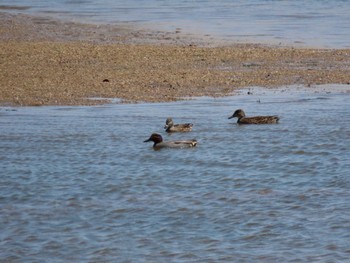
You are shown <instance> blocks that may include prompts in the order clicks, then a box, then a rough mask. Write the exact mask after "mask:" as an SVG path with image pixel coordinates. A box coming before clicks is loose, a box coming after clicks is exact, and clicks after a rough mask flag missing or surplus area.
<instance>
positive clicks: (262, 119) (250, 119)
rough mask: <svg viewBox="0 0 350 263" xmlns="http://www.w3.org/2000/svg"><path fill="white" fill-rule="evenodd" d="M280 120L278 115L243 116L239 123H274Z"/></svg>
mask: <svg viewBox="0 0 350 263" xmlns="http://www.w3.org/2000/svg"><path fill="white" fill-rule="evenodd" d="M278 120H279V117H278V116H255V117H244V118H241V119H240V120H239V121H238V123H240V124H273V123H277V122H278Z"/></svg>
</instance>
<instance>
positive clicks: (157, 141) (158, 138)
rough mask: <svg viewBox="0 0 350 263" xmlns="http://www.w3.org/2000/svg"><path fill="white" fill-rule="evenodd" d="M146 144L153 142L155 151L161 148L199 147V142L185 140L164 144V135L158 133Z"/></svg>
mask: <svg viewBox="0 0 350 263" xmlns="http://www.w3.org/2000/svg"><path fill="white" fill-rule="evenodd" d="M144 142H153V148H154V149H161V148H190V147H195V146H196V145H197V140H195V139H193V140H183V141H167V142H163V137H162V135H160V134H158V133H153V134H152V135H151V136H150V137H149V138H148V139H147V140H145V141H144Z"/></svg>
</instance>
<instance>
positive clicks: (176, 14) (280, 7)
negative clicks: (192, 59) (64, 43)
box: [0, 0, 350, 48]
mask: <svg viewBox="0 0 350 263" xmlns="http://www.w3.org/2000/svg"><path fill="white" fill-rule="evenodd" d="M0 5H1V6H3V8H2V9H5V10H6V11H10V10H11V8H9V7H15V8H13V9H14V11H15V12H22V13H23V12H24V13H30V14H44V15H49V16H53V17H59V18H64V19H69V20H74V21H77V22H87V23H120V22H133V23H136V24H138V25H140V26H142V27H146V28H147V27H150V28H154V29H159V30H172V31H175V30H177V31H178V30H179V29H177V28H180V29H181V30H182V31H183V33H192V34H193V33H196V34H202V35H203V34H209V35H211V36H213V37H215V38H220V39H222V38H224V39H227V40H235V41H237V40H238V41H244V42H245V41H249V42H251V41H257V42H261V41H266V42H268V43H271V42H272V43H279V42H282V43H288V44H304V45H307V46H320V47H331V48H344V47H350V45H349V43H350V16H349V13H350V2H349V1H347V0H335V1H320V0H308V1H301V0H285V1H271V0H244V1H243V0H237V1H232V0H215V1H213V0H202V1H188V0H177V1H170V0H167V1H160V0H147V1H139V0H129V1H123V0H68V1H67V0H38V1H28V0H0ZM4 6H5V7H4ZM18 7H21V8H20V9H22V10H18V9H19V8H18Z"/></svg>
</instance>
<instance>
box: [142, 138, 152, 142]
mask: <svg viewBox="0 0 350 263" xmlns="http://www.w3.org/2000/svg"><path fill="white" fill-rule="evenodd" d="M150 141H151V138H149V139H147V140H145V141H143V142H150Z"/></svg>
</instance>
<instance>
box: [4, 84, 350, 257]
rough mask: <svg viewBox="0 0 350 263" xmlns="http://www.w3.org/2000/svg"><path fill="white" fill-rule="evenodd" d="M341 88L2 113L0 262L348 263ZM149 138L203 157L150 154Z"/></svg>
mask: <svg viewBox="0 0 350 263" xmlns="http://www.w3.org/2000/svg"><path fill="white" fill-rule="evenodd" d="M346 89H347V92H345V93H338V92H331V93H329V92H324V91H322V90H321V91H319V92H316V93H314V92H305V91H295V92H281V91H273V92H267V91H266V92H265V91H263V90H258V89H257V90H253V95H247V94H246V92H244V93H243V94H242V95H240V96H234V97H225V98H216V99H213V98H201V99H198V100H190V101H181V102H176V103H157V104H142V103H140V104H131V105H115V104H114V105H104V106H96V107H55V106H52V107H24V108H1V110H0V127H1V129H0V165H1V170H0V173H1V175H0V214H1V217H0V226H1V229H2V230H1V232H0V247H1V250H0V262H46V261H48V260H49V261H50V262H348V261H349V259H350V246H349V245H350V243H349V240H350V221H349V218H350V192H349V188H350V177H349V171H350V158H349V146H350V126H349V125H350V122H349V119H350V107H349V99H350V92H349V88H347V87H346ZM258 100H260V103H258V102H257V101H258ZM237 108H243V109H245V110H246V113H247V115H257V114H278V115H279V116H280V117H281V122H280V124H277V125H262V126H238V125H237V124H235V122H234V121H232V120H228V119H227V117H228V116H230V115H231V114H232V112H233V111H234V110H235V109H237ZM169 116H172V117H173V118H174V121H175V122H176V121H177V122H193V123H194V130H193V132H191V133H185V134H173V135H167V134H165V133H164V131H163V126H164V123H165V119H166V117H169ZM152 132H159V133H161V134H162V135H163V137H164V139H165V140H172V139H179V138H196V139H197V140H198V141H199V144H198V147H197V148H194V149H163V150H160V151H154V150H153V149H152V145H151V144H150V143H143V140H145V139H147V138H148V137H149V135H150V134H151V133H152Z"/></svg>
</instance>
